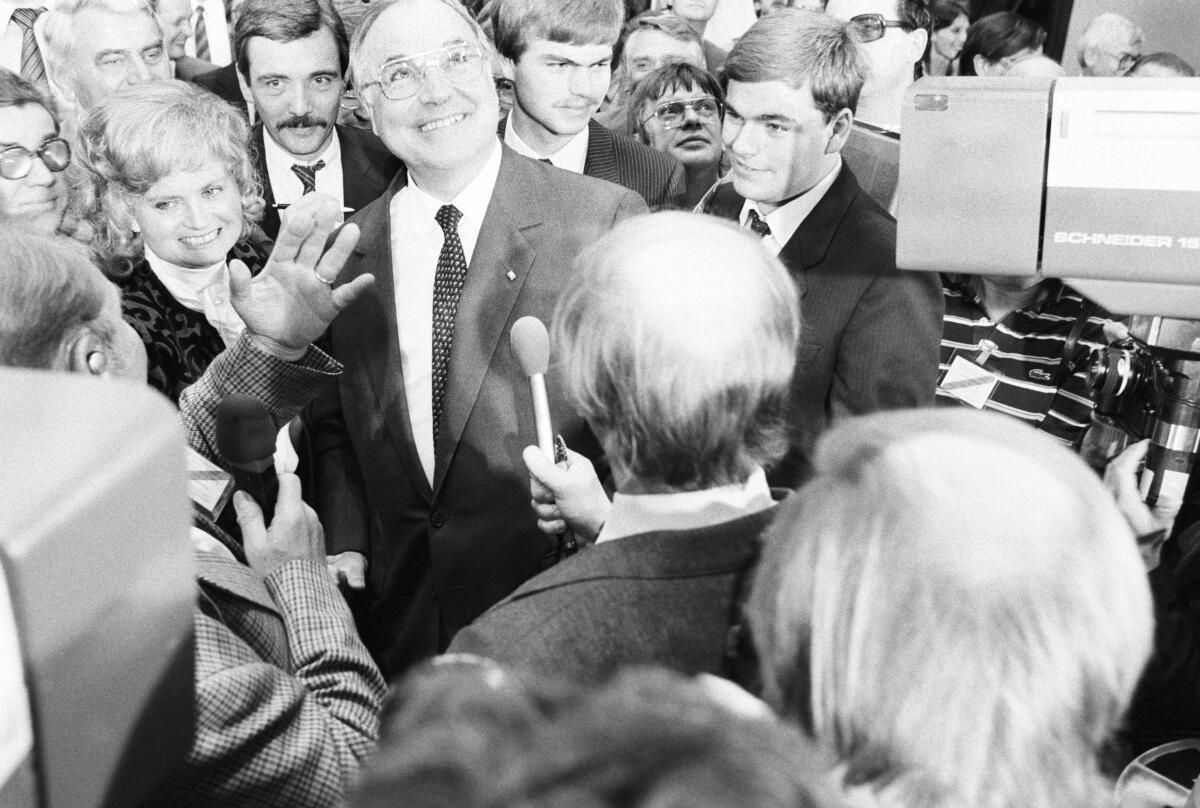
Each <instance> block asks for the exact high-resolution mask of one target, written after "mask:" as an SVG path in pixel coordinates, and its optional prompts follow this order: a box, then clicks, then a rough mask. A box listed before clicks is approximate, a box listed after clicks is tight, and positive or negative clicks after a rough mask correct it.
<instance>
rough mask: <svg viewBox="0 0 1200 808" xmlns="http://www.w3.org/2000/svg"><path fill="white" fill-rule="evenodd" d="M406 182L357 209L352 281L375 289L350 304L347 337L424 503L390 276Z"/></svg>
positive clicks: (424, 482) (402, 174)
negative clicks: (371, 283) (395, 202)
mask: <svg viewBox="0 0 1200 808" xmlns="http://www.w3.org/2000/svg"><path fill="white" fill-rule="evenodd" d="M407 183H408V172H407V171H405V170H404V169H403V168H401V169H400V171H399V173H397V174H396V178H395V179H394V180H393V181H392V184H391V186H390V187H389V188H388V190H387V191H386V192H385V193H384V195H383V196H381V197H380V198H379V199H378V200H376V201H375V202H373V203H371V204H370V205H368V206H367V207H365V208H363V211H362V215H361V216H358V217H356V218H355V220H354V221H355V224H357V225H358V226H359V227H360V228H361V231H362V238H361V239H360V240H359V242H358V244H357V245H356V246H355V248H354V252H355V254H356V255H357V256H358V257H359V260H358V261H357V262H356V271H355V273H354V277H357V276H358V275H364V274H367V273H370V274H372V275H374V276H375V291H374V292H372V293H371V294H368V295H366V296H364V298H363V300H361V301H359V302H358V303H356V304H355V305H354V308H353V310H354V312H355V315H356V319H355V321H354V322H355V324H356V325H357V329H356V330H355V331H353V332H352V338H353V339H354V340H355V341H356V342H357V346H356V349H357V351H358V353H359V356H360V357H361V360H362V367H363V369H364V373H365V374H366V378H367V379H368V380H369V382H370V385H371V389H372V390H373V391H374V392H375V398H376V403H377V406H378V411H379V412H381V413H382V417H383V419H384V424H385V426H386V427H387V433H388V436H389V438H390V439H391V441H392V446H393V448H394V449H395V450H396V453H397V454H398V455H399V456H400V459H401V462H402V464H403V466H404V470H405V473H406V474H407V475H408V477H409V479H410V480H412V481H413V484H414V486H415V487H416V488H417V489H418V490H419V491H420V492H421V493H422V495H423V496H425V497H426V498H427V499H429V498H432V495H433V492H432V491H431V490H430V488H429V481H428V479H427V478H426V476H425V469H424V467H423V466H422V465H421V459H420V457H419V456H418V455H417V448H416V443H415V441H414V440H413V434H412V419H411V418H410V417H409V412H408V397H407V395H406V394H405V390H404V371H403V366H402V362H401V358H400V335H399V331H398V326H397V324H396V297H395V278H394V277H393V274H392V240H391V212H390V208H391V201H392V197H393V196H394V195H395V194H396V191H398V190H400V189H401V188H403V187H404V186H405V185H406V184H407ZM347 280H351V278H347Z"/></svg>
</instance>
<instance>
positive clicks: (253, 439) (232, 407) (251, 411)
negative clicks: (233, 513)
mask: <svg viewBox="0 0 1200 808" xmlns="http://www.w3.org/2000/svg"><path fill="white" fill-rule="evenodd" d="M276 432H277V430H276V429H275V423H274V421H272V420H271V415H270V413H268V412H267V408H266V406H264V405H263V403H262V402H261V401H259V400H258V399H257V398H254V397H253V396H247V395H243V394H242V393H231V394H230V395H228V396H226V397H225V398H224V399H223V400H222V401H221V403H220V404H219V405H218V406H217V449H218V450H220V452H221V455H222V456H223V457H224V458H225V460H226V462H227V463H228V464H229V467H230V471H232V472H233V481H234V485H235V487H236V488H237V490H239V491H245V492H246V493H247V494H249V495H250V496H251V497H253V498H254V501H255V502H257V503H258V507H260V508H262V512H263V521H264V523H265V524H267V525H270V524H271V520H272V519H273V518H274V516H275V499H276V498H277V497H278V496H279V479H278V478H277V477H276V476H275V435H276Z"/></svg>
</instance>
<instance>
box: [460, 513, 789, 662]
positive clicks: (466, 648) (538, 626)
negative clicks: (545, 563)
mask: <svg viewBox="0 0 1200 808" xmlns="http://www.w3.org/2000/svg"><path fill="white" fill-rule="evenodd" d="M774 513H775V509H774V508H767V509H766V510H764V511H759V512H758V513H756V514H752V515H750V516H744V517H742V518H740V519H735V520H733V521H730V522H724V523H722V524H719V525H714V526H711V527H707V528H702V529H699V530H677V531H660V532H656V533H644V534H641V535H638V536H628V537H626V538H622V539H617V540H614V541H609V542H603V543H601V544H597V545H595V546H593V547H585V548H584V549H583V550H581V551H580V552H579V553H577V554H576V555H574V556H572V557H570V558H568V559H567V560H566V561H564V562H563V563H561V564H559V565H558V566H556V567H553V568H551V569H549V570H546V571H545V572H543V573H542V574H541V575H538V576H537V577H536V578H533V579H532V580H529V581H526V582H525V583H524V584H522V585H521V587H520V588H519V589H518V590H517V591H516V592H514V593H513V594H512V595H511V596H509V597H507V598H505V599H504V600H502V601H501V602H500V603H498V604H496V605H495V606H493V607H492V608H491V609H490V610H488V612H487V613H486V614H485V615H483V617H481V618H479V619H478V620H477V621H475V622H474V623H472V624H471V625H470V626H468V627H467V628H465V629H463V630H462V631H460V632H459V633H458V635H457V636H456V637H455V638H454V642H453V643H451V645H450V650H451V651H452V652H455V651H461V652H464V653H473V654H478V655H480V656H486V657H490V658H492V659H495V660H496V661H498V662H501V663H503V664H505V665H510V666H512V667H515V668H519V669H522V670H528V671H531V672H533V673H535V674H538V675H551V676H564V677H567V678H570V679H574V680H579V681H589V680H599V679H603V678H605V677H607V676H608V675H610V674H611V673H613V671H615V670H616V669H617V668H618V667H621V666H625V665H665V666H666V667H669V668H672V669H674V670H677V671H680V672H682V673H687V674H696V673H712V674H716V675H726V674H727V659H726V650H727V637H728V634H729V631H730V627H731V625H732V624H733V623H734V617H735V615H736V613H737V611H736V610H737V604H738V603H739V602H740V600H741V599H743V598H744V589H745V587H746V586H748V585H749V580H748V578H749V574H748V573H749V572H750V570H751V568H752V566H753V565H754V562H755V561H756V559H757V558H758V548H759V534H760V533H761V532H762V531H763V529H764V528H765V527H766V526H767V524H768V523H769V522H770V520H771V517H772V516H773V515H774Z"/></svg>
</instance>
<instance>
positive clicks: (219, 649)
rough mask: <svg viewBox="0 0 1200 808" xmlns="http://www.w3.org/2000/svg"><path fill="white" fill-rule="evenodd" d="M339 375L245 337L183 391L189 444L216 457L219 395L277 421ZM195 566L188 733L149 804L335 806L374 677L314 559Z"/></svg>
mask: <svg viewBox="0 0 1200 808" xmlns="http://www.w3.org/2000/svg"><path fill="white" fill-rule="evenodd" d="M339 369H340V368H339V366H338V365H337V363H335V362H333V361H332V360H330V359H329V358H328V357H327V356H325V355H324V354H322V353H321V352H320V351H317V350H316V349H311V350H310V351H309V352H308V354H306V355H305V356H304V357H303V358H302V359H301V360H299V361H298V362H294V363H289V362H282V361H280V360H277V359H275V358H273V357H270V356H268V355H266V354H263V353H261V352H260V351H258V350H256V349H255V348H253V347H252V345H251V344H250V341H249V339H248V338H247V337H246V336H243V337H242V338H241V339H239V340H238V342H236V343H235V344H234V345H233V346H231V347H230V348H229V349H228V350H227V351H225V352H224V353H222V354H221V355H219V356H218V357H217V358H216V360H214V362H213V363H212V365H211V366H210V367H209V370H208V371H207V372H206V373H205V375H204V376H202V377H201V379H200V380H199V381H198V382H197V383H196V384H195V385H193V386H192V387H190V388H188V389H187V390H186V391H185V392H184V394H183V396H182V397H181V399H180V403H181V417H182V420H183V423H184V428H185V431H186V432H187V434H188V437H189V441H190V443H191V445H192V448H193V449H195V450H196V451H198V452H200V453H202V454H205V455H207V456H209V457H210V458H212V459H214V460H217V461H218V462H219V460H220V458H219V456H218V455H217V454H216V452H215V445H216V444H215V417H214V413H215V409H216V406H217V405H218V404H219V403H220V401H221V399H222V398H223V397H224V395H227V394H228V393H230V392H235V391H236V392H242V393H246V394H248V395H253V396H255V397H256V398H259V399H260V400H262V401H264V402H265V403H266V404H267V406H268V410H269V411H270V412H271V413H272V415H273V416H274V417H275V418H276V422H277V423H283V422H285V421H286V420H288V419H289V418H290V417H291V416H292V415H294V414H295V412H296V411H297V410H298V409H299V407H300V405H301V404H303V403H304V402H305V401H306V400H307V399H308V398H310V397H311V396H312V395H314V394H315V392H316V390H317V389H319V387H320V386H321V385H322V384H327V383H329V382H330V381H332V379H333V378H334V377H335V376H336V374H337V372H338V371H339ZM219 538H225V537H219ZM225 540H226V541H227V538H226V539H225ZM235 549H236V548H235ZM196 564H197V581H198V584H199V598H198V605H197V609H196V611H195V613H194V627H195V640H194V643H195V667H194V683H195V700H196V701H195V703H196V728H195V733H194V737H193V742H192V746H191V748H190V749H189V751H188V753H187V756H186V757H185V759H184V760H183V761H181V762H180V764H179V765H178V766H176V768H175V770H174V771H173V772H172V773H171V775H169V776H168V777H167V779H165V780H164V781H163V783H161V784H160V785H159V786H158V788H157V789H156V791H155V792H154V793H153V794H152V795H151V797H150V798H149V800H148V801H147V803H146V804H147V805H162V806H191V805H195V806H211V805H220V806H232V807H233V808H237V807H238V806H246V807H247V808H252V807H255V806H313V807H314V808H315V807H316V806H329V807H330V808H332V806H335V805H337V804H339V802H340V800H341V799H342V797H343V795H344V793H345V789H346V786H347V784H348V782H349V780H350V778H351V777H352V776H353V774H354V773H355V772H356V770H357V768H358V764H359V761H360V760H362V759H363V758H364V757H365V756H366V755H367V754H368V753H369V752H370V751H371V750H372V749H373V747H374V742H375V739H376V737H377V734H378V724H379V710H380V707H381V705H382V700H383V695H384V692H385V684H384V681H383V678H382V676H381V675H380V673H379V670H378V669H377V668H376V667H375V665H374V663H373V662H372V661H371V658H370V655H369V654H368V652H367V650H366V648H365V647H364V646H363V644H362V642H361V640H359V638H358V635H357V634H356V632H355V630H354V622H353V618H352V617H351V615H350V611H349V609H348V607H347V606H346V604H345V601H344V600H343V599H342V596H341V594H340V593H339V592H338V590H337V587H336V586H335V585H334V584H333V583H332V581H331V579H330V577H329V574H328V572H327V571H326V570H325V567H324V565H323V564H321V563H318V562H313V561H291V562H288V563H287V564H284V565H282V566H280V567H279V568H278V569H276V570H274V571H272V572H271V573H270V574H269V575H267V576H266V577H263V576H261V575H259V574H258V573H257V572H255V571H254V570H252V569H250V568H249V567H247V566H244V565H242V564H239V563H237V562H236V561H234V560H233V559H232V558H229V557H228V556H225V555H223V554H217V553H213V552H207V551H197V555H196Z"/></svg>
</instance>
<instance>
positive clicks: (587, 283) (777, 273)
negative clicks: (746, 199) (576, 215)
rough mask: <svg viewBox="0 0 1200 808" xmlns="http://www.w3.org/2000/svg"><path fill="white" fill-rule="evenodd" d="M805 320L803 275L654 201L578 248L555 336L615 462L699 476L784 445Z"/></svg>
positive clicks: (746, 468)
mask: <svg viewBox="0 0 1200 808" xmlns="http://www.w3.org/2000/svg"><path fill="white" fill-rule="evenodd" d="M799 328H800V317H799V305H798V302H797V296H796V289H795V284H794V283H793V281H792V280H791V278H790V276H789V275H788V274H787V271H786V270H785V269H784V268H783V266H782V265H781V264H780V263H779V261H778V260H777V259H775V258H774V257H772V256H770V255H768V254H767V253H766V252H764V251H763V249H762V247H761V246H760V245H759V244H757V243H756V242H755V241H754V239H752V238H750V237H749V236H747V235H746V234H744V233H742V232H740V231H739V230H738V229H737V228H736V227H732V226H729V225H726V224H725V223H723V222H719V221H717V220H715V219H712V218H709V217H704V216H699V215H696V214H690V213H657V214H653V215H650V216H643V217H638V218H635V219H631V220H627V221H624V222H622V223H621V224H619V225H617V226H616V227H615V228H613V230H612V231H610V232H609V233H608V234H606V235H605V236H604V237H603V238H601V239H599V240H598V241H597V242H595V243H594V244H593V245H591V246H590V247H589V248H588V249H587V250H585V251H584V252H583V253H582V254H581V255H580V256H579V258H578V259H577V261H576V267H575V283H574V284H573V285H572V287H571V289H570V290H569V291H568V292H567V293H566V294H565V295H564V296H563V298H562V299H561V300H560V301H559V305H558V308H557V309H556V311H555V314H554V323H553V334H554V336H553V339H552V344H553V345H555V346H556V348H557V349H558V350H559V351H561V356H562V363H563V367H562V370H561V372H562V373H563V376H562V378H563V379H564V380H565V383H566V387H567V391H568V392H567V395H568V397H569V398H570V400H571V402H572V404H573V405H574V406H575V407H576V409H577V410H578V411H579V412H580V413H581V414H582V415H583V417H584V418H585V419H587V421H588V424H589V425H590V426H591V427H592V429H593V430H594V431H595V432H596V434H597V436H598V437H599V438H600V441H601V443H602V444H603V445H604V449H605V453H606V455H607V456H608V458H609V460H610V461H611V462H612V463H613V466H614V467H615V468H619V469H623V470H625V471H627V472H628V473H629V474H630V475H632V476H634V477H636V478H637V479H639V480H641V481H644V482H650V483H657V484H660V485H665V486H667V487H670V488H673V489H680V490H692V489H703V488H711V487H715V486H718V485H724V484H728V483H732V482H741V481H743V480H745V478H746V477H747V476H748V475H749V473H750V472H751V471H752V470H753V468H754V467H755V466H759V465H767V464H770V463H771V462H773V461H775V460H777V459H778V458H779V457H781V456H782V454H783V452H784V450H785V449H786V446H787V440H786V431H785V427H784V424H785V423H786V419H785V418H784V415H785V411H786V405H787V401H788V393H789V390H790V382H791V378H792V370H793V368H794V366H795V361H796V344H797V340H798V337H799Z"/></svg>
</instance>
